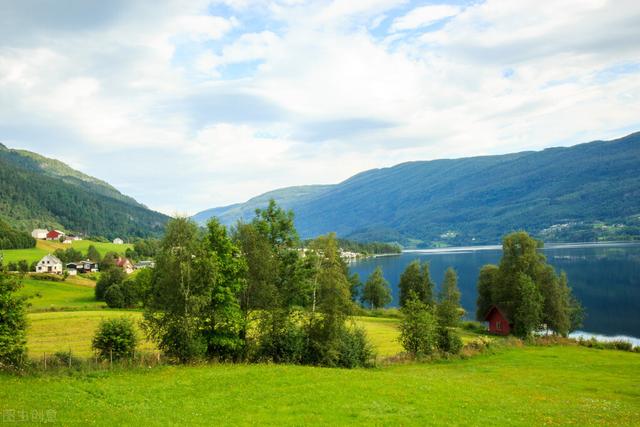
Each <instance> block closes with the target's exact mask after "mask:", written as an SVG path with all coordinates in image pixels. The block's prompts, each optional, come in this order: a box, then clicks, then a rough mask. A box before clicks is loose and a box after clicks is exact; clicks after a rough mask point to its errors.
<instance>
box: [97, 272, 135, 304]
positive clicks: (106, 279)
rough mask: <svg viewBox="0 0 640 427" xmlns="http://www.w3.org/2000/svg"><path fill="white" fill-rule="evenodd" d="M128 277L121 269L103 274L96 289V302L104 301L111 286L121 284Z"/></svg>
mask: <svg viewBox="0 0 640 427" xmlns="http://www.w3.org/2000/svg"><path fill="white" fill-rule="evenodd" d="M126 277H127V275H126V273H125V272H124V271H122V270H121V269H119V268H111V269H108V270H107V271H103V272H101V273H100V278H99V279H98V282H97V283H96V287H95V289H94V292H95V296H96V300H98V301H104V298H105V294H106V292H107V290H108V289H109V288H110V287H111V286H114V285H119V284H121V283H122V282H123V281H124V279H125V278H126Z"/></svg>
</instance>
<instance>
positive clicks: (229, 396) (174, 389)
mask: <svg viewBox="0 0 640 427" xmlns="http://www.w3.org/2000/svg"><path fill="white" fill-rule="evenodd" d="M638 378H640V355H638V354H634V353H628V352H620V351H610V350H595V349H587V348H583V347H563V346H554V347H523V348H507V349H504V350H501V351H499V352H498V353H497V354H487V355H482V356H477V357H474V358H472V359H468V360H454V361H449V362H440V363H434V364H407V365H392V366H386V367H383V368H376V369H368V370H367V369H355V370H341V369H328V368H313V367H300V366H282V365H280V366H278V365H204V366H181V367H170V366H164V367H156V368H151V369H147V368H144V369H143V368H140V369H134V370H120V369H115V370H113V371H101V372H100V371H98V372H92V373H87V374H81V373H77V374H74V375H71V376H69V375H59V376H56V375H43V376H28V377H12V376H8V375H0V411H34V412H33V413H36V414H43V416H44V414H45V413H47V414H49V416H51V417H53V418H54V419H55V421H56V422H57V423H61V424H78V423H81V424H88V423H92V424H93V423H95V424H98V425H133V424H145V425H178V424H180V425H215V424H221V423H224V424H227V425H238V424H243V425H244V424H267V425H304V424H321V425H344V424H358V425H399V424H400V425H433V424H436V425H480V424H482V425H492V424H500V425H505V424H507V425H543V424H575V425H594V424H600V425H602V424H609V425H637V421H638V417H640V391H639V390H638V388H637V379H638ZM47 411H48V412H47ZM28 413H30V412H28Z"/></svg>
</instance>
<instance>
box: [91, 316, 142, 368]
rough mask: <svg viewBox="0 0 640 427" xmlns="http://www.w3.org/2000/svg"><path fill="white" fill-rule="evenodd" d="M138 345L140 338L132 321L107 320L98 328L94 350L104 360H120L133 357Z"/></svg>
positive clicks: (124, 319)
mask: <svg viewBox="0 0 640 427" xmlns="http://www.w3.org/2000/svg"><path fill="white" fill-rule="evenodd" d="M137 343H138V338H137V337H136V331H135V328H134V325H133V321H132V320H131V319H128V318H119V319H107V320H103V321H102V322H101V323H100V326H98V330H97V332H96V334H95V336H94V337H93V343H92V348H93V350H94V351H95V352H96V354H97V355H98V357H100V358H101V359H103V360H119V359H122V358H126V357H131V356H132V355H133V352H134V351H135V349H136V345H137Z"/></svg>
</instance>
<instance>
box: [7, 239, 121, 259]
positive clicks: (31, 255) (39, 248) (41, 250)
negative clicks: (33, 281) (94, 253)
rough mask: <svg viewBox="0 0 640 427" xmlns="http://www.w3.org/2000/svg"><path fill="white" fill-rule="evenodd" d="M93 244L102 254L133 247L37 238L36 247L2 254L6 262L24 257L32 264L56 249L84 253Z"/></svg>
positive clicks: (87, 241)
mask: <svg viewBox="0 0 640 427" xmlns="http://www.w3.org/2000/svg"><path fill="white" fill-rule="evenodd" d="M92 245H93V246H95V248H96V249H97V250H98V252H100V254H101V255H104V254H106V253H107V252H116V253H119V254H124V252H125V251H126V250H127V248H133V245H131V244H123V245H116V244H113V243H103V242H94V241H91V240H76V241H74V242H73V243H72V244H70V245H68V244H67V245H65V244H63V243H60V242H57V241H49V240H37V241H36V247H35V248H30V249H8V250H4V251H2V254H3V256H4V263H5V264H6V263H9V262H18V261H20V260H23V259H24V260H26V261H27V262H28V263H29V264H31V263H32V262H33V261H40V259H41V258H42V257H43V256H45V255H47V254H51V253H53V252H55V250H56V249H68V248H74V249H77V250H79V251H80V252H82V253H86V252H87V249H89V246H92Z"/></svg>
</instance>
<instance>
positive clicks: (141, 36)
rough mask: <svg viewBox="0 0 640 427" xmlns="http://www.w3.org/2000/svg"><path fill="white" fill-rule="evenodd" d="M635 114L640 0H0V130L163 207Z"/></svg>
mask: <svg viewBox="0 0 640 427" xmlns="http://www.w3.org/2000/svg"><path fill="white" fill-rule="evenodd" d="M637 130H640V2H638V1H637V0H615V1H613V0H611V1H606V0H554V1H553V2H540V1H539V0H518V1H512V0H500V1H493V0H488V1H453V2H446V3H445V2H440V1H436V2H422V1H404V0H400V1H396V0H344V1H337V0H336V1H320V0H314V1H304V0H273V1H270V0H264V1H261V0H257V1H250V0H246V1H245V0H228V1H194V0H189V1H174V0H169V1H148V0H139V1H136V0H110V1H95V2H91V1H88V0H51V1H46V0H39V1H38V0H19V1H16V0H0V142H3V143H4V144H5V145H8V146H10V147H15V148H24V149H29V150H32V151H36V152H39V153H42V154H44V155H47V156H50V157H55V158H58V159H60V160H63V161H65V162H67V163H68V164H70V165H71V166H73V167H75V168H77V169H79V170H81V171H83V172H85V173H88V174H90V175H93V176H96V177H98V178H101V179H104V180H106V181H108V182H109V183H111V184H113V185H114V186H115V187H117V188H118V189H120V190H121V191H123V192H124V193H126V194H129V195H131V196H133V197H135V198H136V199H138V200H139V201H141V202H143V203H145V204H147V205H148V206H150V207H152V208H154V209H157V210H161V211H163V212H166V213H169V214H173V213H189V214H192V213H195V212H197V211H199V210H202V209H206V208H210V207H214V206H220V205H224V204H229V203H233V202H240V201H244V200H246V199H248V198H249V197H252V196H255V195H257V194H260V193H262V192H265V191H268V190H272V189H275V188H279V187H284V186H289V185H300V184H313V183H335V182H339V181H341V180H343V179H345V178H348V177H349V176H351V175H352V174H354V173H357V172H360V171H362V170H365V169H370V168H374V167H383V166H390V165H393V164H396V163H400V162H403V161H408V160H429V159H435V158H443V157H449V158H451V157H462V156H471V155H479V154H498V153H508V152H514V151H520V150H529V149H541V148H544V147H549V146H558V145H572V144H575V143H579V142H585V141H590V140H594V139H609V138H614V137H618V136H622V135H625V134H627V133H630V132H632V131H637Z"/></svg>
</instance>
